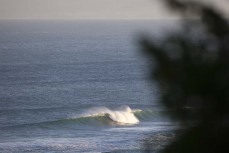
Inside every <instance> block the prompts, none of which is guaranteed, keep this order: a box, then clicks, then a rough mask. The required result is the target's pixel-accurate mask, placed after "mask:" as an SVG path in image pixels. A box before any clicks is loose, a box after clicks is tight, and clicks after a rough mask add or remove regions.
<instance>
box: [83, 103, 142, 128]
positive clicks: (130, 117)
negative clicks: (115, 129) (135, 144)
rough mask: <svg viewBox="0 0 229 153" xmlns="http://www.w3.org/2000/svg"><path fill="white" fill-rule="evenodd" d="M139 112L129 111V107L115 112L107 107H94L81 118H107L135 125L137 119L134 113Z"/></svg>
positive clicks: (122, 107)
mask: <svg viewBox="0 0 229 153" xmlns="http://www.w3.org/2000/svg"><path fill="white" fill-rule="evenodd" d="M136 111H140V110H131V109H130V107H129V106H127V105H124V106H121V107H120V108H118V109H116V110H111V109H109V108H107V107H94V108H91V109H89V110H87V111H86V112H84V113H83V114H82V115H81V117H92V116H106V115H107V116H108V117H109V118H110V119H111V120H112V121H114V122H117V123H125V124H137V123H139V119H138V118H137V117H136V116H135V115H134V112H136Z"/></svg>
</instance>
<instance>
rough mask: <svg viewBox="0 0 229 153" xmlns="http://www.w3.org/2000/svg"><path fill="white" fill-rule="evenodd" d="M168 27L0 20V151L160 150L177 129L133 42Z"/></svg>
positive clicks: (156, 22) (157, 22)
mask: <svg viewBox="0 0 229 153" xmlns="http://www.w3.org/2000/svg"><path fill="white" fill-rule="evenodd" d="M170 22H171V21H170ZM170 22H169V21H161V20H154V21H144V20H139V21H137V20H136V21H134V20H129V21H128V20H126V21H125V20H123V21H121V20H94V21H93V20H91V21H90V20H89V21H87V20H82V21H67V20H66V21H19V20H18V21H0V152H1V153H17V152H67V153H73V152H74V153H75V152H85V153H102V152H103V153H105V152H107V153H108V152H110V153H116V152H117V153H122V152H123V153H126V152H144V150H145V149H146V148H145V147H146V140H147V139H152V137H150V136H151V135H153V140H151V141H153V144H152V146H151V147H150V148H151V151H152V152H159V151H160V150H161V149H163V147H164V146H166V145H167V144H168V142H169V141H168V140H170V139H171V137H173V129H175V128H176V127H177V125H176V124H175V123H173V122H171V121H170V119H169V118H168V117H167V116H166V112H167V110H166V109H164V108H163V106H161V105H160V103H159V102H158V98H159V93H160V91H158V89H157V87H156V85H155V83H154V81H153V80H151V79H150V77H149V74H150V72H149V68H150V67H149V63H148V62H147V59H146V57H145V56H144V55H143V53H142V52H141V47H140V46H139V43H138V40H139V38H140V37H141V36H142V35H149V36H150V37H154V38H158V39H159V38H160V37H161V36H162V35H163V34H162V32H164V31H165V30H164V29H163V28H166V27H167V28H168V27H170V26H171V25H170ZM169 25H170V26H169Z"/></svg>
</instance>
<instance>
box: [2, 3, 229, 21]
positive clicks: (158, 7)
mask: <svg viewBox="0 0 229 153" xmlns="http://www.w3.org/2000/svg"><path fill="white" fill-rule="evenodd" d="M161 1H162V0H0V20H5V19H25V20H29V19H48V20H49V19H152V18H173V17H176V16H175V15H171V14H172V13H171V12H169V11H168V10H167V9H166V7H165V6H164V5H163V3H162V2H161ZM208 1H215V2H216V1H217V2H218V4H217V5H218V6H220V7H221V9H225V10H229V7H228V6H229V0H208ZM228 14H229V13H228Z"/></svg>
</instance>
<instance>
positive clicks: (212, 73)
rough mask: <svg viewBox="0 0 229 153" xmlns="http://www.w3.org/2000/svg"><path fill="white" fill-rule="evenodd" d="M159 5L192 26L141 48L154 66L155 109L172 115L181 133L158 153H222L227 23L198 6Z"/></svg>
mask: <svg viewBox="0 0 229 153" xmlns="http://www.w3.org/2000/svg"><path fill="white" fill-rule="evenodd" d="M165 2H166V4H168V6H169V8H171V9H172V10H174V11H177V12H178V13H180V14H181V15H183V16H185V17H190V15H191V16H197V17H198V19H195V20H193V21H192V22H190V23H193V24H190V23H189V25H188V27H186V28H185V29H187V30H186V31H185V30H184V31H183V32H182V33H173V34H171V35H169V36H167V37H166V38H165V39H164V41H163V42H162V43H160V44H159V43H153V42H152V41H150V40H148V39H144V40H142V42H141V44H142V46H143V50H144V51H145V52H146V54H147V55H148V57H153V62H154V64H155V65H156V67H154V68H153V73H152V77H153V79H154V80H156V81H158V83H159V86H160V90H161V91H162V95H161V103H162V104H163V105H164V106H166V107H167V108H169V109H171V108H173V109H175V110H176V111H173V112H172V113H171V114H169V116H170V117H171V118H172V119H174V120H176V121H179V122H180V123H181V125H183V127H182V128H183V129H185V130H184V132H183V134H181V135H180V136H179V137H178V138H177V139H176V141H174V142H172V143H171V145H169V146H168V147H167V148H166V149H165V150H164V152H166V153H167V152H168V153H205V152H206V153H216V152H217V153H226V152H227V153H228V152H229V146H228V145H229V25H228V22H227V20H226V19H224V18H223V16H222V15H221V14H220V13H218V12H217V11H216V10H214V9H213V8H211V7H209V6H206V5H204V4H202V3H200V2H199V3H198V2H196V1H195V2H193V1H184V0H183V1H182V0H165ZM184 22H185V21H184ZM197 31H198V35H196V34H195V33H197ZM193 33H194V34H193ZM190 121H195V125H191V126H190V124H189V123H190Z"/></svg>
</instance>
